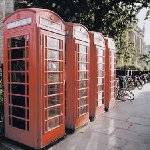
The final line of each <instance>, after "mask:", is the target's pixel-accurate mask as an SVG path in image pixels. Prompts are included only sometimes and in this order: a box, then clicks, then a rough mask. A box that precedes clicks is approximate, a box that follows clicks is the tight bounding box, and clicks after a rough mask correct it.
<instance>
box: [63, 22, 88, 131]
mask: <svg viewBox="0 0 150 150" xmlns="http://www.w3.org/2000/svg"><path fill="white" fill-rule="evenodd" d="M66 27H67V30H68V35H67V39H66V128H67V129H69V130H75V129H76V128H79V127H81V126H82V125H85V124H86V123H87V122H88V121H89V34H88V31H87V29H86V28H85V27H84V26H82V25H80V24H67V25H66Z"/></svg>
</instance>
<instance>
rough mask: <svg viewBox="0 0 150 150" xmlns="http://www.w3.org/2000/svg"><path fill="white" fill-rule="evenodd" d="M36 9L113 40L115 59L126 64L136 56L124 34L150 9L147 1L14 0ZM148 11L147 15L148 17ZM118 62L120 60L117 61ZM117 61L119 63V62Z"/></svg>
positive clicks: (17, 4) (16, 4)
mask: <svg viewBox="0 0 150 150" xmlns="http://www.w3.org/2000/svg"><path fill="white" fill-rule="evenodd" d="M25 7H37V8H44V9H50V10H52V11H54V12H56V13H57V14H59V15H60V17H61V18H63V19H64V21H66V22H76V23H81V24H83V25H85V26H86V27H87V28H88V29H89V30H93V31H99V32H101V33H102V34H103V35H104V36H109V37H112V38H114V39H115V41H116V43H117V49H118V50H117V56H118V58H119V57H123V60H125V61H128V59H129V58H130V57H132V56H133V55H134V54H135V48H134V45H133V43H131V42H130V41H129V40H128V41H126V38H125V36H126V35H125V34H126V33H127V30H129V29H130V25H131V24H135V23H136V22H137V19H136V15H137V14H138V13H139V11H140V10H141V9H142V8H150V2H149V0H42V1H40V0H15V8H16V9H18V8H25ZM148 15H149V11H148V13H147V18H148ZM119 59H120V58H119ZM119 59H118V60H119Z"/></svg>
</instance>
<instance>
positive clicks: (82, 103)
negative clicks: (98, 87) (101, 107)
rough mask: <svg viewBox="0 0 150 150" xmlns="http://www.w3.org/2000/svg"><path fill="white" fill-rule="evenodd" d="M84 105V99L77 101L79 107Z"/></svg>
mask: <svg viewBox="0 0 150 150" xmlns="http://www.w3.org/2000/svg"><path fill="white" fill-rule="evenodd" d="M86 103H87V101H86V98H82V99H79V107H81V106H83V105H86Z"/></svg>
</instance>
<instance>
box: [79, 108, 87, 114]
mask: <svg viewBox="0 0 150 150" xmlns="http://www.w3.org/2000/svg"><path fill="white" fill-rule="evenodd" d="M86 112H87V110H86V106H83V107H80V108H79V116H81V115H83V114H85V113H86Z"/></svg>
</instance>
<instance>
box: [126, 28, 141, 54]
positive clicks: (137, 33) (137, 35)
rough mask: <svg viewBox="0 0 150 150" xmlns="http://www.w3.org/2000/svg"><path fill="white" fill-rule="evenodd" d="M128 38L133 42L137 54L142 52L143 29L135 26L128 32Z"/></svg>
mask: <svg viewBox="0 0 150 150" xmlns="http://www.w3.org/2000/svg"><path fill="white" fill-rule="evenodd" d="M129 38H130V39H131V41H132V42H133V43H134V46H135V48H136V52H137V54H143V53H144V30H142V29H141V28H139V27H138V26H136V27H135V28H134V29H132V31H130V33H129Z"/></svg>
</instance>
